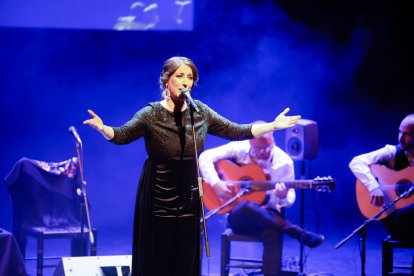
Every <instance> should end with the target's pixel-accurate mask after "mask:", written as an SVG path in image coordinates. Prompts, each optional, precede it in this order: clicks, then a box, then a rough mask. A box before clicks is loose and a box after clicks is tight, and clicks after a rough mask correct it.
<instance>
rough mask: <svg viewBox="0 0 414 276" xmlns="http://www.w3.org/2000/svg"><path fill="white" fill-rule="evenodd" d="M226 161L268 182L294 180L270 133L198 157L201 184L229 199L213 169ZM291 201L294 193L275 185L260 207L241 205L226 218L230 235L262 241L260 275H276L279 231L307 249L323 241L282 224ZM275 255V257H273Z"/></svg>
mask: <svg viewBox="0 0 414 276" xmlns="http://www.w3.org/2000/svg"><path fill="white" fill-rule="evenodd" d="M223 159H229V160H232V161H233V162H235V163H237V164H238V165H247V164H251V163H254V164H257V165H259V166H260V167H261V168H263V171H264V172H265V174H266V175H268V177H269V180H280V179H283V180H285V181H289V180H294V177H295V174H294V166H293V161H292V159H291V158H290V157H289V155H287V154H286V153H285V152H284V151H282V150H281V149H280V148H279V147H277V146H276V145H275V141H274V138H273V133H267V134H265V135H263V136H261V137H259V138H255V139H252V140H245V141H237V142H230V143H228V144H225V145H223V146H220V147H217V148H213V149H209V150H206V151H204V152H203V153H202V154H201V155H200V159H199V161H200V170H201V173H202V175H203V177H204V181H205V182H207V183H209V184H210V185H211V186H212V187H213V189H214V190H215V192H216V194H217V195H219V196H221V197H224V198H230V197H232V196H234V194H232V192H231V190H232V184H231V183H229V182H225V181H222V180H221V179H220V178H219V175H218V172H217V171H216V168H215V163H216V162H217V161H219V160H223ZM294 201H295V190H294V189H287V188H286V186H285V184H284V183H277V185H276V188H275V189H274V190H271V191H268V192H267V193H266V198H265V200H264V202H262V203H261V204H257V203H254V202H249V201H242V202H241V203H239V204H238V205H236V206H235V207H234V208H233V209H232V210H231V212H230V214H229V216H228V224H229V226H230V227H231V228H232V230H233V232H234V233H237V234H243V235H250V236H255V237H259V238H261V240H262V241H263V273H264V275H278V274H279V271H278V270H279V269H280V263H278V260H280V259H281V256H277V254H278V253H277V252H278V250H275V249H276V248H275V247H277V246H278V243H277V239H278V236H279V231H281V232H283V233H285V234H287V235H289V236H290V237H293V238H295V239H298V240H299V241H303V243H304V244H305V245H307V246H309V247H310V248H314V247H317V246H319V245H320V244H321V243H322V242H323V240H324V239H325V238H324V236H323V235H319V234H316V233H312V232H309V231H305V230H304V229H302V228H300V227H299V226H298V225H295V224H292V223H291V222H289V221H288V220H286V219H285V218H284V217H283V216H282V215H281V213H280V208H281V207H289V206H291V205H292V204H293V203H294ZM275 255H276V256H275Z"/></svg>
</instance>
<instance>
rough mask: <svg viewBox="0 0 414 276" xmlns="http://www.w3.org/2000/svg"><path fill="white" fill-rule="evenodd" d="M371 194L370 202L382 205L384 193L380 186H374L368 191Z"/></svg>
mask: <svg viewBox="0 0 414 276" xmlns="http://www.w3.org/2000/svg"><path fill="white" fill-rule="evenodd" d="M370 195H371V204H372V205H375V206H382V205H384V193H383V191H382V190H381V188H380V187H378V188H375V189H374V190H372V191H371V192H370Z"/></svg>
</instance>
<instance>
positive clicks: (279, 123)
mask: <svg viewBox="0 0 414 276" xmlns="http://www.w3.org/2000/svg"><path fill="white" fill-rule="evenodd" d="M289 110H290V109H289V107H288V108H286V109H285V110H283V112H281V113H280V114H279V115H277V117H276V118H275V120H274V121H273V122H271V123H262V124H253V126H252V134H253V136H254V137H256V138H257V137H259V136H261V135H263V134H265V133H268V132H271V131H274V130H279V129H285V128H289V127H292V126H294V125H296V123H297V122H298V121H299V119H300V118H301V116H300V115H295V116H285V115H286V113H288V112H289Z"/></svg>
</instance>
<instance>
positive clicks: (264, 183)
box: [203, 160, 335, 214]
mask: <svg viewBox="0 0 414 276" xmlns="http://www.w3.org/2000/svg"><path fill="white" fill-rule="evenodd" d="M215 167H216V170H217V172H218V174H219V176H220V179H221V180H223V181H226V182H231V183H233V184H234V185H233V189H232V195H231V196H230V197H233V196H235V195H237V193H238V192H239V191H240V189H248V192H247V193H246V194H245V195H243V196H241V197H240V198H238V199H236V200H235V201H234V202H232V203H231V204H229V205H228V206H226V207H224V208H223V209H221V210H220V211H218V212H217V213H218V214H223V213H227V212H230V211H231V210H232V209H233V208H234V206H236V205H237V204H239V203H240V202H242V201H244V200H249V201H251V202H255V203H257V204H260V203H262V202H263V200H264V199H265V196H266V190H271V189H274V188H275V185H276V184H277V183H281V182H283V183H285V185H286V187H287V188H295V189H313V190H316V191H331V190H332V189H333V188H334V187H335V179H333V178H332V177H322V178H321V177H317V178H314V179H311V180H293V181H284V180H277V181H276V180H272V181H268V180H266V175H265V173H264V172H263V169H262V168H261V167H260V166H258V165H256V164H248V165H243V166H239V165H237V164H235V163H233V162H231V161H229V160H220V161H218V162H216V164H215ZM203 190H204V205H205V207H206V208H207V209H208V210H214V209H216V208H219V207H220V206H222V205H223V204H225V203H226V202H227V200H228V199H223V198H221V197H220V196H218V195H217V194H216V193H215V191H214V189H213V188H212V187H211V186H210V185H209V184H208V183H203Z"/></svg>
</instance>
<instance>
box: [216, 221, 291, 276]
mask: <svg viewBox="0 0 414 276" xmlns="http://www.w3.org/2000/svg"><path fill="white" fill-rule="evenodd" d="M232 242H249V243H252V242H253V243H262V241H261V240H260V239H259V238H254V237H250V236H245V235H238V234H234V233H233V231H232V230H231V228H227V229H226V230H225V231H224V232H223V233H222V234H221V261H220V267H221V269H220V270H221V276H228V275H229V272H230V270H231V269H232V268H242V269H262V259H261V256H260V259H254V258H242V257H233V256H232V250H231V245H232ZM279 242H280V247H279V248H280V252H279V256H280V259H279V260H275V262H278V265H279V267H280V268H281V262H282V258H281V256H282V245H283V238H282V234H280V240H279ZM239 255H240V254H239ZM279 270H280V269H279Z"/></svg>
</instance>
